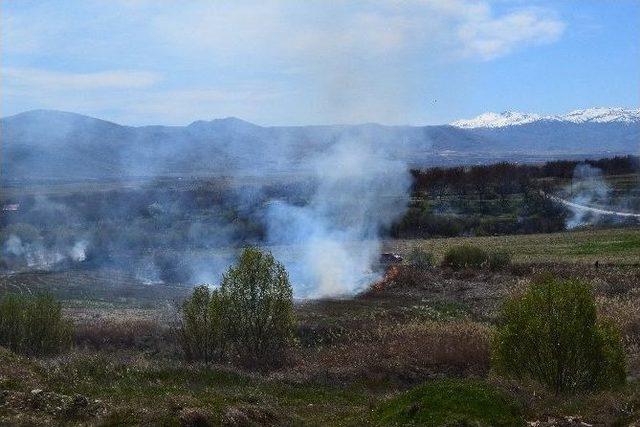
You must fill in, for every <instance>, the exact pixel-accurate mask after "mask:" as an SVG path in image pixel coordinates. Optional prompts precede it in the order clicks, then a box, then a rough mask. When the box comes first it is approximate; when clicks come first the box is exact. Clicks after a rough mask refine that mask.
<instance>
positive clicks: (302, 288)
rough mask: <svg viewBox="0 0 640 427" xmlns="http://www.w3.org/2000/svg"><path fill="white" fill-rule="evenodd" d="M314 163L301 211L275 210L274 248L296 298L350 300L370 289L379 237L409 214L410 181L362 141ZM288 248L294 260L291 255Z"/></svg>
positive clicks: (271, 214) (271, 218)
mask: <svg viewBox="0 0 640 427" xmlns="http://www.w3.org/2000/svg"><path fill="white" fill-rule="evenodd" d="M311 163H312V164H313V166H314V168H313V169H314V174H315V179H316V180H317V182H318V186H317V189H316V191H315V193H314V194H313V195H312V196H311V199H310V200H309V202H308V204H306V205H304V206H295V205H292V204H289V203H286V202H282V201H274V202H273V203H271V204H270V206H269V209H268V212H267V218H268V224H269V227H268V239H269V243H271V244H275V245H284V249H281V250H280V253H281V255H282V258H283V259H284V260H285V264H286V266H287V268H288V270H289V271H290V273H291V276H292V280H293V282H294V283H296V284H297V286H298V289H297V290H298V294H301V295H305V296H311V297H318V296H336V295H345V294H350V293H353V292H355V291H357V290H359V289H361V288H362V287H363V286H365V285H366V284H368V283H370V281H371V279H372V270H371V268H372V265H373V264H374V263H375V262H376V258H377V257H378V254H379V250H380V244H379V241H378V237H379V233H380V230H381V229H382V228H384V227H388V226H389V225H391V223H392V222H393V220H395V219H396V218H398V217H399V216H400V215H401V214H402V213H403V212H404V209H405V207H406V203H407V198H408V188H409V185H410V182H411V181H410V176H409V174H408V171H407V168H406V166H405V165H404V164H402V163H401V162H397V161H392V160H388V157H387V156H386V155H384V153H381V152H380V151H379V150H378V152H376V151H375V149H374V147H372V146H371V145H370V144H368V143H367V141H366V140H365V139H357V138H356V139H352V140H349V141H341V142H339V143H338V144H336V145H335V146H334V147H332V148H331V150H330V151H329V152H328V153H327V154H326V155H324V156H322V157H320V158H317V159H313V160H312V161H311ZM277 247H281V246H277ZM291 248H295V249H293V250H295V251H296V252H297V253H296V254H295V256H293V257H291V256H287V255H286V252H287V251H291V250H292V249H291Z"/></svg>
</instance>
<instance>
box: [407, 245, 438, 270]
mask: <svg viewBox="0 0 640 427" xmlns="http://www.w3.org/2000/svg"><path fill="white" fill-rule="evenodd" d="M409 264H411V266H413V267H415V268H417V269H419V270H428V269H430V268H431V267H433V265H434V261H433V254H432V253H430V252H427V251H425V250H424V249H420V248H413V249H412V250H411V252H410V253H409Z"/></svg>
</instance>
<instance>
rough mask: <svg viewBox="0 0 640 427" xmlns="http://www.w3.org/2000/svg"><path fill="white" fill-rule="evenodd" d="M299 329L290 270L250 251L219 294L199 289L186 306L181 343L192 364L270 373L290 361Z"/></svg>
mask: <svg viewBox="0 0 640 427" xmlns="http://www.w3.org/2000/svg"><path fill="white" fill-rule="evenodd" d="M294 328H295V321H294V313H293V296H292V289H291V285H290V284H289V278H288V275H287V272H286V270H285V269H284V267H283V266H282V264H280V263H279V262H277V261H276V260H275V259H274V258H273V256H272V255H271V254H270V253H263V252H261V251H259V250H258V249H255V248H247V249H245V250H244V251H243V253H242V254H241V256H240V259H239V260H238V263H237V265H236V266H234V267H231V268H229V270H228V271H227V273H226V274H225V275H224V276H223V279H222V284H221V285H220V288H219V289H218V290H214V291H210V290H209V289H208V287H206V286H201V287H198V288H196V289H195V290H194V292H193V295H192V296H191V297H190V298H189V299H188V300H187V301H186V302H185V303H184V304H183V306H182V325H181V329H180V337H181V343H182V347H183V350H184V352H185V355H186V357H187V358H189V359H194V360H203V361H205V362H210V361H219V360H223V359H226V360H231V361H232V362H237V363H239V364H240V365H242V366H245V367H248V368H257V369H267V368H274V367H278V366H280V365H282V364H283V363H284V362H285V361H286V353H287V350H288V349H289V347H290V345H291V344H292V341H293V333H294Z"/></svg>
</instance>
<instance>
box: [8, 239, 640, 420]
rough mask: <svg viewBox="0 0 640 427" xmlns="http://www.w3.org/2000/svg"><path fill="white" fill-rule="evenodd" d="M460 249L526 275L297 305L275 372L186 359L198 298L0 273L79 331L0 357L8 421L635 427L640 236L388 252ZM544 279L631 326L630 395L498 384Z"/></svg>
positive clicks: (418, 281)
mask: <svg viewBox="0 0 640 427" xmlns="http://www.w3.org/2000/svg"><path fill="white" fill-rule="evenodd" d="M462 243H470V244H474V245H478V246H481V247H483V248H485V249H490V250H499V249H500V250H506V251H508V252H510V253H512V254H513V255H514V260H515V261H516V263H517V264H518V265H516V266H514V267H513V268H510V269H506V270H503V271H489V270H463V271H452V270H449V269H446V268H433V269H429V270H424V271H417V270H414V269H412V268H411V267H408V266H404V267H401V268H400V270H399V273H398V274H397V275H396V276H390V275H387V276H386V278H385V280H383V281H381V282H378V283H376V284H375V285H374V286H373V287H372V288H371V289H370V290H368V291H366V292H364V293H362V294H361V295H356V296H354V297H352V298H343V299H332V300H310V301H300V302H298V303H297V304H296V308H295V309H296V316H297V322H298V328H297V333H296V336H297V345H296V346H295V348H294V349H292V354H291V364H290V365H288V366H287V367H285V368H284V369H282V370H279V371H275V372H270V373H255V372H247V371H242V370H239V369H236V368H233V367H231V366H227V365H224V366H221V365H202V364H197V363H188V362H186V361H184V358H183V357H182V354H181V351H180V345H179V342H178V341H177V338H176V335H175V327H176V325H177V323H176V322H177V317H176V308H177V307H178V305H179V302H180V301H181V300H182V299H183V298H184V297H185V296H186V295H187V294H188V292H189V288H186V287H181V286H175V285H158V284H156V285H145V284H144V283H141V282H139V281H137V280H136V279H135V277H132V276H130V275H127V274H124V273H121V272H118V271H115V270H83V269H78V270H68V271H58V272H48V273H47V272H41V273H22V274H15V275H12V276H5V277H0V292H3V291H19V292H25V293H28V292H38V291H43V290H49V291H51V292H52V293H54V294H55V295H56V296H57V297H58V298H60V299H61V300H62V302H63V305H64V311H65V313H66V315H67V316H69V317H70V318H71V319H72V320H73V322H74V324H75V333H74V337H73V342H74V344H73V348H72V349H70V350H69V351H68V352H66V353H64V354H62V355H60V356H56V357H50V358H25V357H21V356H17V355H14V354H12V353H10V352H8V351H6V350H4V349H0V425H5V424H8V425H16V424H18V425H62V424H67V425H131V424H134V425H188V426H194V425H220V424H223V425H349V426H356V425H357V426H360V425H372V426H383V425H394V424H395V425H428V426H439V425H442V424H443V422H445V421H446V422H453V421H455V422H458V423H459V424H460V425H479V426H493V425H505V426H507V425H508V426H510V425H524V421H525V420H543V421H546V420H547V418H548V417H556V418H558V419H562V418H563V417H565V416H569V415H571V416H579V417H580V418H581V419H582V420H583V421H585V422H588V423H591V424H594V425H629V423H631V422H638V421H640V412H639V409H640V381H639V379H640V310H638V307H640V265H637V264H638V262H640V230H638V229H626V230H623V229H611V230H588V231H575V232H568V233H558V234H548V235H520V236H500V237H476V238H455V239H430V240H402V241H389V242H385V243H384V246H385V249H386V250H389V251H397V252H399V253H400V254H402V255H406V254H407V253H408V252H409V251H410V250H411V249H412V248H413V247H415V246H418V247H422V248H424V249H426V250H428V251H431V252H433V253H434V254H435V255H436V257H437V258H440V257H442V254H443V253H444V251H446V249H447V248H448V247H451V246H454V245H458V244H462ZM292 250H293V249H292ZM354 250H357V244H356V245H354ZM596 260H598V261H600V267H598V268H596V266H595V265H594V264H593V263H594V262H595V261H596ZM608 263H612V265H609V264H608ZM542 271H546V272H552V273H554V274H556V275H557V276H560V277H578V278H581V279H583V280H586V281H588V282H590V283H592V284H593V286H594V292H595V294H596V297H597V303H598V309H599V311H600V314H601V315H602V316H604V317H606V318H608V319H610V320H611V321H612V322H613V323H614V324H615V325H617V326H618V328H619V329H620V331H621V334H622V337H623V342H624V346H625V350H626V353H627V365H628V367H627V371H628V378H629V383H628V385H626V386H625V387H623V388H621V389H619V390H614V391H606V392H592V393H584V394H581V395H578V396H560V397H558V396H554V395H553V394H551V393H549V392H547V391H545V390H543V389H541V388H540V387H539V386H536V385H534V384H521V383H514V382H510V381H507V380H504V379H501V378H498V377H496V376H495V375H494V374H493V373H492V370H491V362H490V340H491V334H492V329H493V327H494V326H495V322H496V318H497V313H498V310H499V308H500V306H501V303H502V301H503V300H504V298H505V297H506V296H507V295H509V294H510V293H512V292H514V291H518V290H519V289H521V288H522V286H525V285H526V284H527V283H528V281H529V280H530V279H531V277H533V276H534V275H535V274H537V273H539V272H542ZM566 425H579V424H566Z"/></svg>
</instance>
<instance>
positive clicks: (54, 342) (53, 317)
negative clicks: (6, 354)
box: [0, 294, 71, 356]
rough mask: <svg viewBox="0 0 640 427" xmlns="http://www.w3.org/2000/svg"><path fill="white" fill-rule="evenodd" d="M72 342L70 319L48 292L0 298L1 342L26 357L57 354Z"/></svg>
mask: <svg viewBox="0 0 640 427" xmlns="http://www.w3.org/2000/svg"><path fill="white" fill-rule="evenodd" d="M70 344H71V322H70V321H68V320H67V319H65V318H64V317H63V316H62V307H61V305H60V303H59V302H58V301H56V300H55V299H54V298H53V297H52V296H50V295H38V296H31V295H29V296H25V295H18V294H5V295H4V296H3V297H2V298H1V299H0V345H2V346H4V347H7V348H9V349H11V350H12V351H13V352H15V353H20V354H24V355H27V356H44V355H51V354H56V353H59V352H60V351H62V350H63V349H65V348H67V347H68V346H69V345H70Z"/></svg>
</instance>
